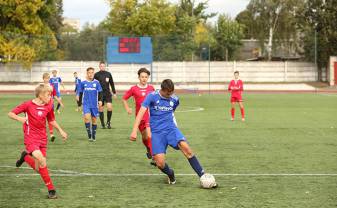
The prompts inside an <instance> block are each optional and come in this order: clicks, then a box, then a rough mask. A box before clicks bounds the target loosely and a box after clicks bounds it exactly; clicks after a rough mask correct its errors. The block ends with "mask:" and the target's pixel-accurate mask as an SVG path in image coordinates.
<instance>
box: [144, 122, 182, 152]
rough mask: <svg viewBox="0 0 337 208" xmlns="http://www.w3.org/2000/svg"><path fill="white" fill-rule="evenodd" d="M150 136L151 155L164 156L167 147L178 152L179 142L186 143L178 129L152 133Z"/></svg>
mask: <svg viewBox="0 0 337 208" xmlns="http://www.w3.org/2000/svg"><path fill="white" fill-rule="evenodd" d="M151 134H152V138H151V143H152V155H156V154H161V153H164V154H166V149H167V146H168V145H170V146H171V147H173V148H174V149H176V150H178V149H179V147H178V144H179V142H181V141H186V139H185V137H184V135H183V134H182V133H181V132H180V130H179V129H178V128H175V129H172V130H167V131H162V132H152V133H151Z"/></svg>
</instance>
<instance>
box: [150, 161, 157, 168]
mask: <svg viewBox="0 0 337 208" xmlns="http://www.w3.org/2000/svg"><path fill="white" fill-rule="evenodd" d="M150 165H153V166H154V167H157V163H156V161H154V160H153V159H152V160H151V162H150Z"/></svg>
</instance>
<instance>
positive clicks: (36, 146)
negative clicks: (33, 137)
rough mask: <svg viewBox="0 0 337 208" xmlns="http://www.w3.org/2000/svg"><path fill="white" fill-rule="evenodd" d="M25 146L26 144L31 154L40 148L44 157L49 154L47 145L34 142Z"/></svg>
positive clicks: (27, 150)
mask: <svg viewBox="0 0 337 208" xmlns="http://www.w3.org/2000/svg"><path fill="white" fill-rule="evenodd" d="M25 146H26V152H27V153H28V154H31V153H32V152H34V151H36V150H40V151H41V152H42V155H43V156H44V157H46V156H47V147H46V146H45V145H41V144H34V143H32V144H25Z"/></svg>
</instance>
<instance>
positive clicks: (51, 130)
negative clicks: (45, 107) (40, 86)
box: [42, 73, 64, 142]
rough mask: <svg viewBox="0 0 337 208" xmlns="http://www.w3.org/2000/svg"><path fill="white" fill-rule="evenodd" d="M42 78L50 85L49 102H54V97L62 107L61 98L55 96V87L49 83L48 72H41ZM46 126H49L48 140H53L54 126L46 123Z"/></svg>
mask: <svg viewBox="0 0 337 208" xmlns="http://www.w3.org/2000/svg"><path fill="white" fill-rule="evenodd" d="M42 79H43V83H44V84H46V85H50V87H51V88H50V89H51V91H50V92H51V99H52V101H51V102H54V101H53V100H54V98H55V99H56V100H57V102H58V103H59V104H60V105H61V106H62V108H63V107H64V105H63V102H62V100H61V99H60V98H59V97H57V96H56V89H55V87H54V85H52V84H50V83H49V80H50V75H49V74H48V73H43V75H42ZM53 108H54V103H53ZM48 128H49V135H50V141H52V142H54V141H55V135H54V128H53V126H52V125H51V124H50V123H48Z"/></svg>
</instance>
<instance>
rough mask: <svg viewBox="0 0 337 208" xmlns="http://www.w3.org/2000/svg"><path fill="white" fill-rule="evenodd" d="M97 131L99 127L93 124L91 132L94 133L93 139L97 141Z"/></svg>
mask: <svg viewBox="0 0 337 208" xmlns="http://www.w3.org/2000/svg"><path fill="white" fill-rule="evenodd" d="M96 129H97V125H95V124H93V125H92V126H91V132H92V138H93V139H96Z"/></svg>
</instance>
